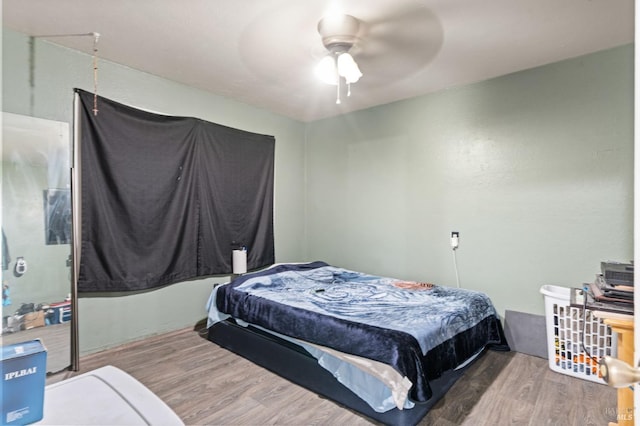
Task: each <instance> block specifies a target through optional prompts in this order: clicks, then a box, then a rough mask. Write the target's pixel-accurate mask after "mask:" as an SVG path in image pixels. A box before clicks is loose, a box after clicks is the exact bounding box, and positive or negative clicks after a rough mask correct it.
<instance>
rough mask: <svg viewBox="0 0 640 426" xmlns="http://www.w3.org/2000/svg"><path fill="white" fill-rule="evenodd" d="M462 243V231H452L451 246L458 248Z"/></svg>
mask: <svg viewBox="0 0 640 426" xmlns="http://www.w3.org/2000/svg"><path fill="white" fill-rule="evenodd" d="M459 244H460V233H459V232H458V231H451V248H452V249H454V250H455V249H457V248H458V245H459Z"/></svg>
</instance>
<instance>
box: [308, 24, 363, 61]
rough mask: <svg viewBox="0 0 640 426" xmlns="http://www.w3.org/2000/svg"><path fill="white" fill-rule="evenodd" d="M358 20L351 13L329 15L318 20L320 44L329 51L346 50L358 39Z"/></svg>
mask: <svg viewBox="0 0 640 426" xmlns="http://www.w3.org/2000/svg"><path fill="white" fill-rule="evenodd" d="M359 30H360V21H359V20H358V19H357V18H354V17H353V16H351V15H329V16H326V17H324V18H322V19H321V20H320V22H318V32H319V33H320V36H321V37H322V44H324V47H326V48H327V50H329V51H330V52H333V53H336V52H346V51H348V50H349V49H351V47H352V46H353V45H354V44H355V43H356V41H357V40H358V31H359Z"/></svg>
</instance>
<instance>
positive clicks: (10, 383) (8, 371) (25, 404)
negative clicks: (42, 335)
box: [0, 340, 47, 425]
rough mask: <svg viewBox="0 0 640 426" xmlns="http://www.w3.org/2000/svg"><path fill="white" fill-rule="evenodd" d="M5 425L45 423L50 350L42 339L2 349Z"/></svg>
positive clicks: (0, 395) (0, 390) (0, 367)
mask: <svg viewBox="0 0 640 426" xmlns="http://www.w3.org/2000/svg"><path fill="white" fill-rule="evenodd" d="M0 372H1V373H2V387H0V399H1V400H2V408H1V411H2V419H1V422H0V423H1V424H3V425H24V424H28V423H33V422H37V421H38V420H42V417H43V412H42V411H43V403H44V385H45V378H46V372H47V351H46V349H45V348H44V346H43V345H42V342H41V341H40V340H31V341H28V342H23V343H16V344H13V345H7V346H3V347H2V358H1V359H0Z"/></svg>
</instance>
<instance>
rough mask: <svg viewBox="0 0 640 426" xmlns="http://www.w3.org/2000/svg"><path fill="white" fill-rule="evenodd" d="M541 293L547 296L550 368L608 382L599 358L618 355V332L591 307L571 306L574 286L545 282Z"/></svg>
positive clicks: (545, 299) (545, 304)
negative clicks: (601, 372)
mask: <svg viewBox="0 0 640 426" xmlns="http://www.w3.org/2000/svg"><path fill="white" fill-rule="evenodd" d="M540 293H542V294H543V295H544V307H545V317H546V323H547V352H548V355H549V368H551V370H553V371H557V372H558V373H563V374H567V375H569V376H573V377H578V378H580V379H585V380H590V381H593V382H597V383H604V380H603V379H602V377H601V375H600V368H599V366H598V361H599V360H600V358H602V357H604V356H605V355H610V356H613V357H615V356H616V352H617V347H616V343H617V342H616V335H615V333H613V332H612V331H611V328H610V327H609V326H608V325H606V324H604V322H603V321H602V320H601V319H600V318H596V317H595V316H594V315H593V312H592V311H591V310H589V309H583V308H581V307H580V308H578V307H572V306H570V297H571V289H570V288H567V287H558V286H554V285H544V286H542V287H541V288H540ZM585 321H586V323H585ZM583 327H584V328H583ZM583 333H584V338H583ZM585 349H586V351H585ZM589 355H590V356H591V357H589Z"/></svg>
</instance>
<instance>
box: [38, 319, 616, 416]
mask: <svg viewBox="0 0 640 426" xmlns="http://www.w3.org/2000/svg"><path fill="white" fill-rule="evenodd" d="M104 365H114V366H116V367H118V368H121V369H122V370H124V371H127V372H128V373H129V374H131V375H132V376H134V377H135V378H136V379H138V380H139V381H140V382H142V383H143V384H145V385H146V386H147V387H148V388H149V389H151V390H152V391H153V392H154V393H156V395H158V396H159V397H160V398H162V399H163V400H164V401H165V402H166V403H167V404H168V405H169V406H170V407H171V408H172V409H173V410H174V411H175V412H176V413H177V414H178V416H180V417H181V418H182V419H183V421H184V422H185V423H186V424H187V425H369V424H374V423H372V422H371V421H370V420H369V419H367V418H364V417H362V416H360V415H358V414H356V413H354V412H352V411H350V410H348V409H345V408H343V407H340V406H338V405H337V404H335V403H333V402H331V401H328V400H326V399H323V398H321V397H319V396H317V395H316V394H314V393H312V392H309V391H307V390H306V389H303V388H301V387H299V386H297V385H294V384H292V383H290V382H288V381H286V380H284V379H282V378H280V377H278V376H276V375H274V374H273V373H271V372H269V371H267V370H265V369H263V368H261V367H258V366H257V365H255V364H253V363H251V362H249V361H247V360H245V359H243V358H241V357H239V356H237V355H235V354H233V353H231V352H229V351H227V350H225V349H222V348H220V347H218V346H217V345H215V344H214V343H211V342H209V341H208V340H206V338H204V337H202V336H201V333H199V331H198V330H191V329H189V330H181V331H177V332H173V333H169V334H166V335H161V336H156V337H152V338H149V339H145V340H143V341H140V342H135V343H131V344H128V345H125V346H122V347H118V348H114V349H110V350H107V351H103V352H100V353H97V354H92V355H89V356H86V357H83V358H82V359H81V362H80V368H81V371H80V372H78V373H72V372H64V373H61V374H58V375H55V376H51V377H50V378H48V379H47V383H53V382H56V381H59V380H62V379H64V378H67V377H71V376H72V375H76V374H80V373H83V372H87V371H90V370H93V369H95V368H99V367H101V366H104ZM615 407H616V390H615V389H613V388H609V387H607V386H604V385H600V384H597V383H593V382H588V381H586V380H581V379H576V378H572V377H569V376H566V375H563V374H558V373H555V372H553V371H551V370H550V369H549V367H548V364H547V360H545V359H540V358H536V357H532V356H528V355H524V354H521V353H515V352H494V351H489V352H487V353H486V354H485V355H484V356H483V357H482V358H481V359H479V360H478V361H477V362H476V363H475V364H474V365H473V366H471V367H470V368H469V369H468V370H467V371H466V372H465V374H464V376H463V377H462V378H461V379H460V380H458V382H457V383H456V384H455V385H454V386H453V388H452V389H451V390H450V391H449V392H448V393H447V394H446V395H445V396H444V398H443V399H442V400H441V401H440V402H439V403H438V404H437V405H436V406H435V407H434V408H433V409H432V410H431V411H430V412H429V413H428V414H427V416H426V417H425V418H424V419H423V420H422V421H421V423H420V424H421V425H445V426H446V425H473V426H476V425H507V424H513V425H536V426H537V425H579V426H583V425H606V424H607V423H608V422H609V421H615Z"/></svg>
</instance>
